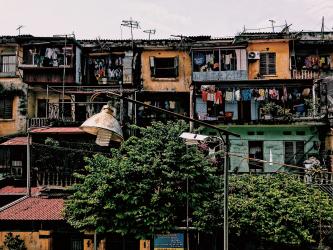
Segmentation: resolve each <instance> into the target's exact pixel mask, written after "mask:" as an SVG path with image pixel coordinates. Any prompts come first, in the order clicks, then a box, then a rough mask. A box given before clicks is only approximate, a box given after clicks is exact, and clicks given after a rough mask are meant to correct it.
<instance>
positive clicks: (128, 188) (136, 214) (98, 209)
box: [65, 122, 216, 238]
mask: <svg viewBox="0 0 333 250" xmlns="http://www.w3.org/2000/svg"><path fill="white" fill-rule="evenodd" d="M187 129H188V128H187V125H186V124H185V123H184V122H178V123H172V122H169V123H167V124H166V125H165V124H162V123H153V124H152V126H151V127H148V128H139V134H140V136H138V137H134V136H133V137H131V138H129V139H128V140H127V141H126V142H124V143H123V144H122V146H121V147H120V148H119V149H113V150H112V155H113V157H112V158H107V157H104V156H101V155H95V156H94V157H93V158H90V159H87V162H88V165H87V167H86V171H87V172H88V174H86V175H79V174H77V175H76V176H77V177H78V178H79V179H81V181H82V182H81V183H80V184H76V185H74V186H73V188H72V189H73V195H72V196H71V197H70V199H69V200H68V201H67V202H66V208H65V217H66V218H67V220H68V222H69V223H70V224H71V225H72V226H74V227H76V228H79V229H96V230H97V231H98V232H114V233H119V234H122V235H126V234H131V235H134V236H136V237H138V238H141V237H149V236H151V235H153V234H154V233H156V232H158V233H166V232H170V231H172V230H174V228H175V227H176V226H182V225H183V226H184V225H185V219H186V199H187V194H186V180H187V178H188V181H189V190H190V192H189V194H188V199H189V206H190V211H196V210H197V209H198V207H199V206H201V204H202V202H203V201H207V200H208V199H209V197H210V193H211V192H212V191H213V190H214V188H213V187H214V186H213V185H214V183H215V180H216V168H215V167H213V166H211V165H210V164H209V162H208V161H207V160H206V159H205V156H204V155H203V154H202V153H201V152H199V151H198V150H197V148H196V147H189V148H186V145H185V144H184V142H183V141H182V139H180V138H179V135H180V134H181V133H182V132H183V131H186V130H187Z"/></svg>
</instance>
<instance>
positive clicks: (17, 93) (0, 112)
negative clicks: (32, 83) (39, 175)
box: [0, 37, 27, 136]
mask: <svg viewBox="0 0 333 250" xmlns="http://www.w3.org/2000/svg"><path fill="white" fill-rule="evenodd" d="M21 58H22V49H21V47H20V46H19V44H18V43H16V41H15V38H14V37H0V102H1V103H0V105H1V107H0V136H3V135H10V134H15V133H20V132H24V131H25V129H26V109H27V99H26V95H27V86H26V84H24V83H23V81H22V78H21V76H22V75H21V73H22V72H20V71H19V69H18V65H19V63H20V62H21Z"/></svg>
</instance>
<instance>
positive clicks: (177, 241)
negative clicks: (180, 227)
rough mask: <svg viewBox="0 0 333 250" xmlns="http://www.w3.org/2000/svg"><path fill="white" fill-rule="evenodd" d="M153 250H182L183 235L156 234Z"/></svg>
mask: <svg viewBox="0 0 333 250" xmlns="http://www.w3.org/2000/svg"><path fill="white" fill-rule="evenodd" d="M154 250H184V234H182V233H177V234H156V235H155V236H154Z"/></svg>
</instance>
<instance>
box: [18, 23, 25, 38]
mask: <svg viewBox="0 0 333 250" xmlns="http://www.w3.org/2000/svg"><path fill="white" fill-rule="evenodd" d="M22 28H24V25H22V24H20V25H19V26H18V27H17V28H16V30H18V35H19V36H20V35H21V29H22Z"/></svg>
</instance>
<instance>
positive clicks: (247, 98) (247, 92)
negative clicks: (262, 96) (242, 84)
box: [241, 89, 252, 101]
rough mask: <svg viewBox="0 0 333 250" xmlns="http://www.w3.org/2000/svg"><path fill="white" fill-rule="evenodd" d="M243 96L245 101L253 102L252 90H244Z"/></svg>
mask: <svg viewBox="0 0 333 250" xmlns="http://www.w3.org/2000/svg"><path fill="white" fill-rule="evenodd" d="M241 95H242V100H243V101H251V97H252V95H251V89H242V92H241Z"/></svg>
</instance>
